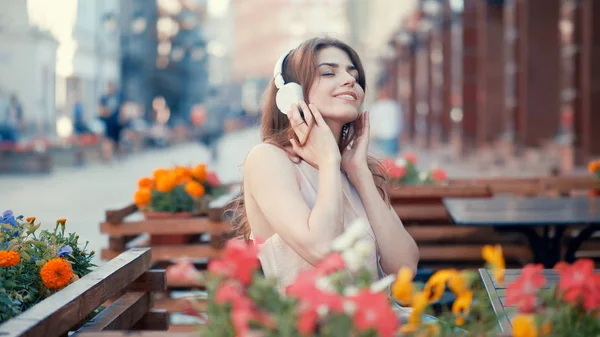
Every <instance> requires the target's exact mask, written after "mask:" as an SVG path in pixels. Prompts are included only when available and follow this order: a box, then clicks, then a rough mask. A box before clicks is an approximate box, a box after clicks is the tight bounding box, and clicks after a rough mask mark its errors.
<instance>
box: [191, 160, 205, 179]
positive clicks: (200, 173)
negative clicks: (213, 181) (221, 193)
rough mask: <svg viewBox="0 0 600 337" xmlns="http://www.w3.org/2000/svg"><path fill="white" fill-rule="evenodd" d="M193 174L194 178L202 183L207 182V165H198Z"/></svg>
mask: <svg viewBox="0 0 600 337" xmlns="http://www.w3.org/2000/svg"><path fill="white" fill-rule="evenodd" d="M191 174H192V176H193V177H194V178H196V179H198V180H199V181H200V182H204V180H206V176H207V174H208V173H207V172H206V165H205V164H198V165H196V166H195V167H194V168H193V169H192V171H191Z"/></svg>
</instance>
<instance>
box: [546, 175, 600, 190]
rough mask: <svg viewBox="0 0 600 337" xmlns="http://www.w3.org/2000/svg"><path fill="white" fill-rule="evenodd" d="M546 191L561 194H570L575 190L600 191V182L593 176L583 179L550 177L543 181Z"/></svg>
mask: <svg viewBox="0 0 600 337" xmlns="http://www.w3.org/2000/svg"><path fill="white" fill-rule="evenodd" d="M541 184H542V185H543V186H544V188H545V189H548V190H554V191H557V192H559V193H568V192H571V191H573V190H588V189H600V180H599V179H597V178H595V177H592V176H583V177H569V178H564V177H548V178H544V179H542V181H541Z"/></svg>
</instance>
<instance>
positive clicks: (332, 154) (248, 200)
mask: <svg viewBox="0 0 600 337" xmlns="http://www.w3.org/2000/svg"><path fill="white" fill-rule="evenodd" d="M281 75H282V77H283V80H284V81H285V82H286V83H289V82H295V83H298V84H300V85H301V86H302V91H303V92H302V94H303V97H306V98H307V100H306V102H304V101H301V102H300V103H299V106H297V105H295V104H292V105H291V106H290V107H289V109H288V111H280V109H279V108H278V107H277V103H276V95H277V91H278V89H277V86H276V83H275V81H271V83H270V85H269V88H268V89H267V92H266V101H265V107H264V111H263V116H262V143H261V144H259V145H257V146H256V147H254V148H253V149H252V150H251V151H250V153H249V154H248V156H247V158H246V161H245V163H244V168H243V175H244V182H243V186H242V195H241V196H240V199H239V200H238V205H237V206H238V207H237V210H238V213H237V215H238V219H237V221H236V223H237V224H238V231H239V232H241V233H242V234H243V235H244V237H245V239H246V240H251V239H252V238H253V237H256V238H261V239H262V240H265V241H264V242H263V243H262V244H261V253H260V261H261V265H262V268H263V271H264V273H265V276H267V277H269V276H275V277H277V278H278V279H279V282H280V283H279V287H280V289H281V290H283V289H285V287H286V286H287V285H288V284H290V283H291V282H292V281H293V280H294V279H295V277H296V275H297V273H298V271H299V270H302V269H305V268H310V267H312V266H313V265H314V264H316V263H317V262H318V261H319V260H320V259H322V258H323V257H324V256H325V255H326V254H327V253H328V252H329V249H330V247H331V243H332V241H333V240H334V239H335V238H336V237H337V236H339V235H340V234H341V233H342V232H343V231H344V228H345V227H346V226H348V225H349V224H350V223H352V222H353V221H354V220H355V219H357V218H365V219H368V222H369V223H370V227H369V228H367V229H366V230H365V233H364V237H365V238H367V239H368V240H369V242H370V243H371V244H372V248H373V249H372V251H373V252H374V253H373V255H372V256H371V257H370V258H369V259H368V266H367V267H368V268H370V269H371V271H372V272H373V273H377V272H379V276H380V277H381V276H382V274H384V273H385V274H390V273H396V272H397V271H398V270H399V269H400V268H401V267H403V266H407V267H410V268H412V269H413V270H415V269H416V266H417V262H418V256H419V252H418V249H417V246H416V244H415V242H414V240H413V239H412V237H411V236H410V235H409V234H408V233H407V231H406V230H405V228H404V226H403V225H402V222H401V221H400V219H399V218H398V215H397V214H396V213H395V212H394V210H393V209H392V208H391V207H390V204H389V200H388V198H387V195H386V192H385V186H384V183H385V179H384V177H383V175H382V174H381V172H382V171H381V170H380V166H379V165H378V164H377V162H376V161H375V160H373V159H371V158H370V157H368V156H367V148H368V143H369V115H368V112H364V113H361V112H362V111H361V106H362V103H363V99H364V96H365V74H364V71H363V67H362V64H361V62H360V59H359V57H358V55H357V54H356V52H355V51H354V50H353V49H352V48H351V47H349V46H348V45H346V44H345V43H343V42H341V41H338V40H335V39H331V38H314V39H311V40H308V41H305V42H304V43H302V44H301V45H300V46H299V47H298V48H296V49H295V50H293V51H291V52H290V53H289V54H288V55H287V57H285V58H284V61H283V63H282V65H281ZM300 110H301V111H300Z"/></svg>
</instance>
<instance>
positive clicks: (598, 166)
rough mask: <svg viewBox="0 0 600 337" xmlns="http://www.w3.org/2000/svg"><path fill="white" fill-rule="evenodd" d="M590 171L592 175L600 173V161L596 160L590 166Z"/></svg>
mask: <svg viewBox="0 0 600 337" xmlns="http://www.w3.org/2000/svg"><path fill="white" fill-rule="evenodd" d="M588 171H590V173H591V174H596V173H598V172H599V171H600V160H594V161H592V162H590V163H589V164H588Z"/></svg>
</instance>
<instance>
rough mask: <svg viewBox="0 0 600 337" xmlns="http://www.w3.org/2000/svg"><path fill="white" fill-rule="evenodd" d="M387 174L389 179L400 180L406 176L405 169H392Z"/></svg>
mask: <svg viewBox="0 0 600 337" xmlns="http://www.w3.org/2000/svg"><path fill="white" fill-rule="evenodd" d="M388 174H389V176H390V178H391V179H402V178H404V176H405V175H406V168H404V167H400V166H397V167H394V168H391V169H390V170H389V171H388Z"/></svg>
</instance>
